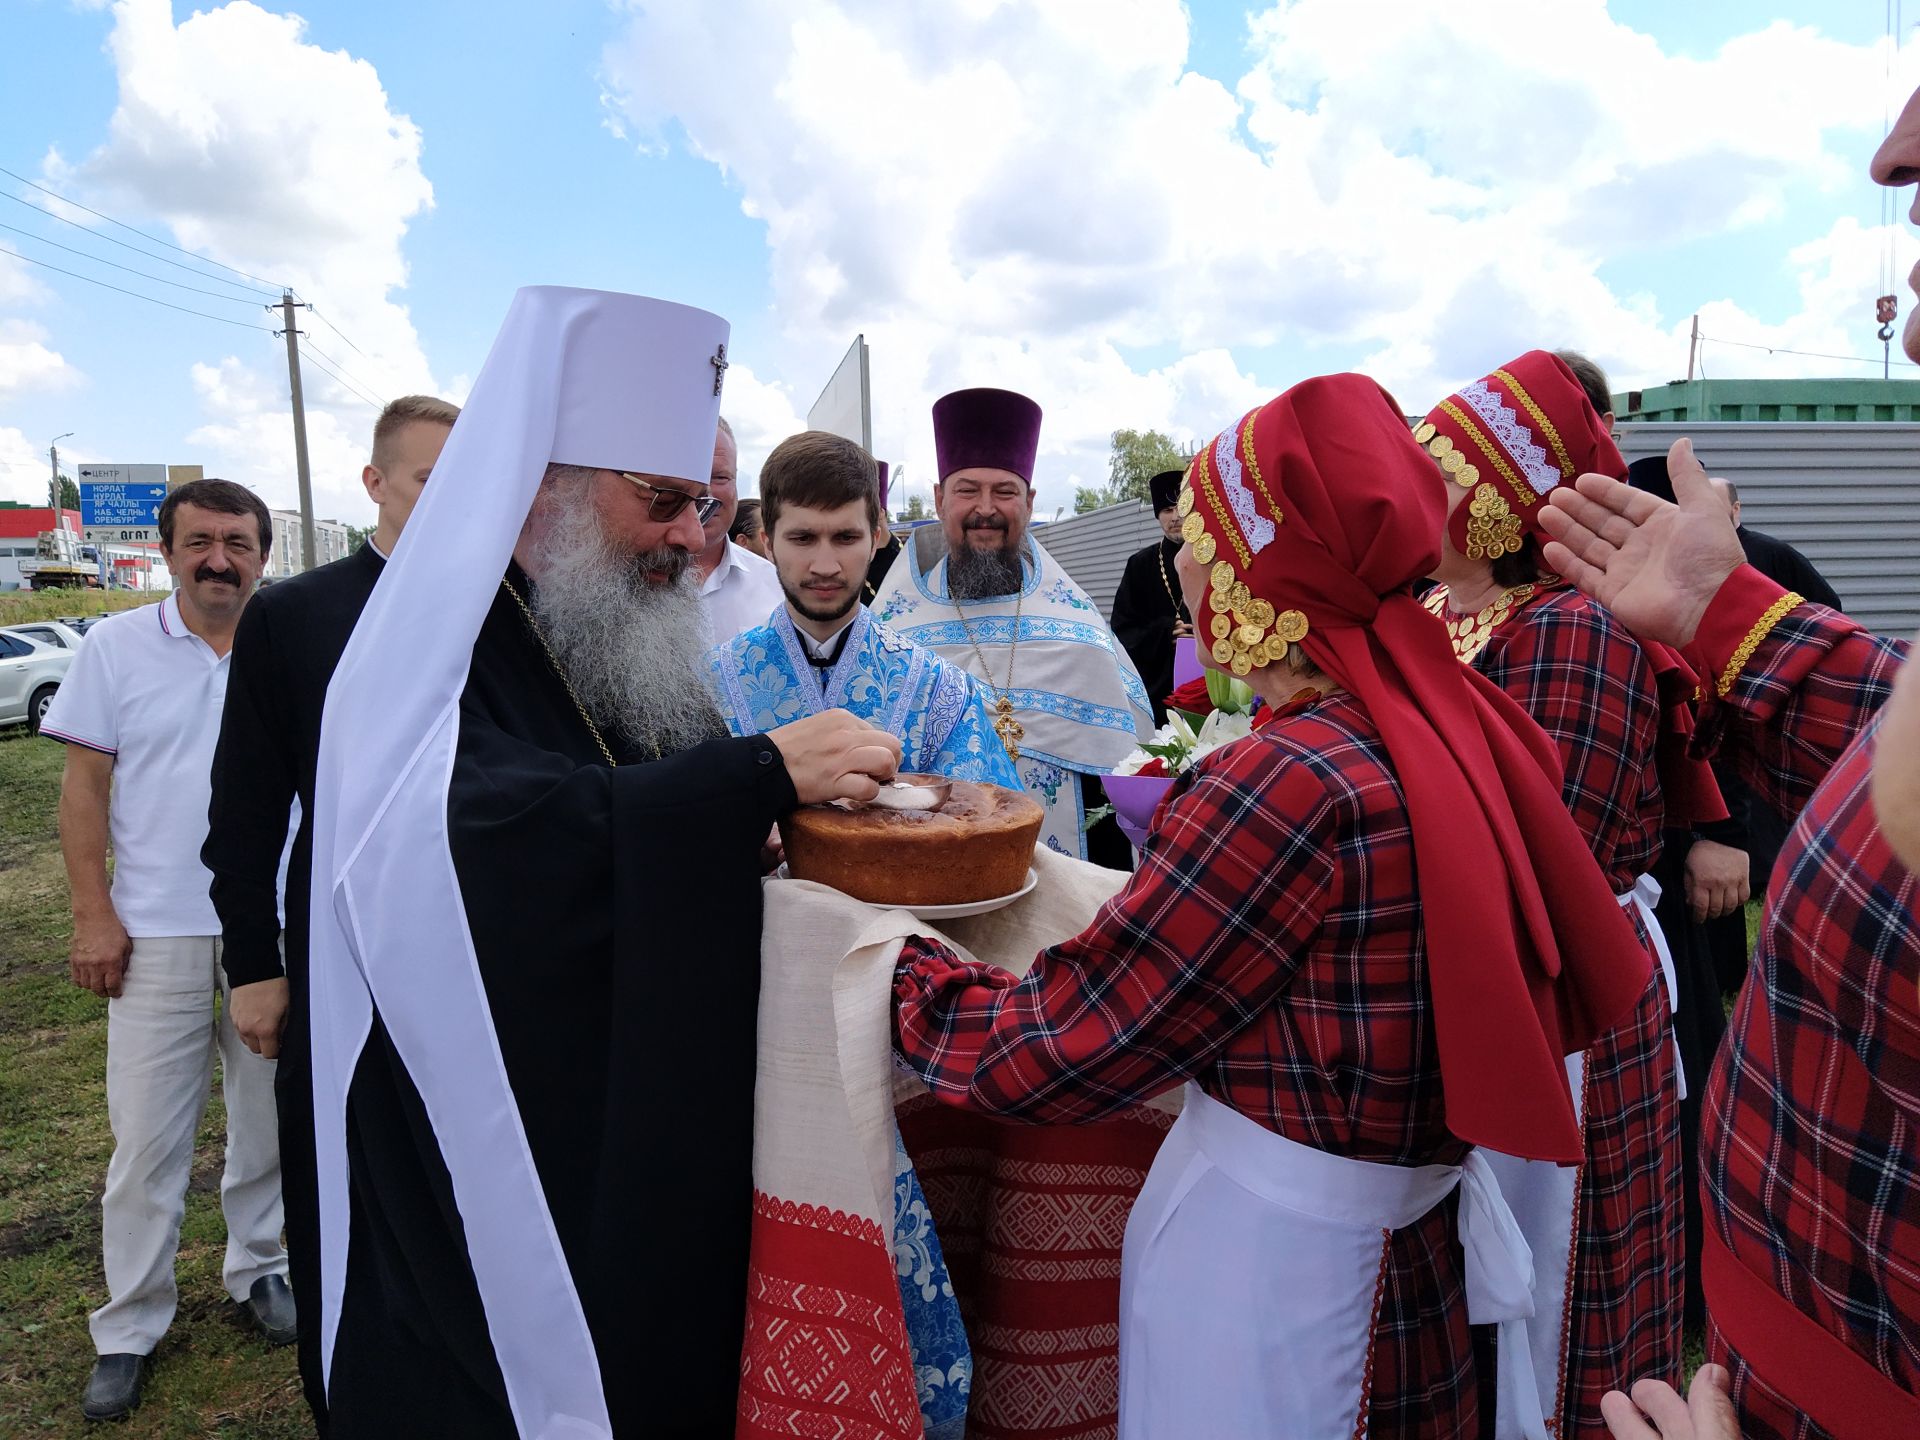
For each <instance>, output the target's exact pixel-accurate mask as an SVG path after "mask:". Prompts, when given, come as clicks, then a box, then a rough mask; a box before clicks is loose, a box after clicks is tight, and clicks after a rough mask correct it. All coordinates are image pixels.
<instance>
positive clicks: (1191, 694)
mask: <svg viewBox="0 0 1920 1440" xmlns="http://www.w3.org/2000/svg"><path fill="white" fill-rule="evenodd" d="M1167 708H1168V709H1169V710H1184V711H1186V712H1187V713H1188V714H1189V715H1208V714H1211V713H1212V711H1213V701H1212V699H1211V698H1210V697H1209V696H1208V695H1207V677H1206V676H1204V675H1202V676H1200V677H1199V678H1197V679H1194V680H1189V681H1188V682H1187V683H1186V684H1184V685H1182V686H1181V687H1180V688H1179V689H1178V690H1176V691H1174V692H1173V694H1171V695H1169V696H1167Z"/></svg>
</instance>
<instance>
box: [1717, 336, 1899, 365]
mask: <svg viewBox="0 0 1920 1440" xmlns="http://www.w3.org/2000/svg"><path fill="white" fill-rule="evenodd" d="M1700 338H1701V339H1702V340H1709V341H1712V342H1713V343H1714V344H1715V345H1737V346H1739V347H1740V348H1741V349H1742V350H1764V351H1766V352H1767V354H1769V355H1804V356H1805V357H1807V358H1808V359H1810V360H1851V361H1853V362H1854V363H1855V364H1857V365H1879V364H1881V363H1883V362H1882V359H1881V357H1880V356H1878V355H1833V354H1829V353H1827V352H1826V351H1823V350H1789V349H1788V348H1787V347H1786V346H1784V345H1756V344H1754V343H1753V342H1752V341H1750V340H1722V339H1721V338H1720V337H1719V336H1717V335H1702V336H1701V337H1700ZM1893 363H1894V364H1896V365H1904V366H1906V368H1907V369H1909V370H1920V365H1915V364H1913V363H1912V362H1911V361H1908V360H1896V361H1894V362H1893Z"/></svg>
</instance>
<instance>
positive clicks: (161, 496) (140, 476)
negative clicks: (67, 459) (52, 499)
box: [80, 465, 167, 544]
mask: <svg viewBox="0 0 1920 1440" xmlns="http://www.w3.org/2000/svg"><path fill="white" fill-rule="evenodd" d="M166 498H167V467H166V466H164V465H82V466H81V467H80V524H81V525H82V526H83V527H84V529H85V531H86V536H87V539H89V540H104V541H106V542H108V543H110V544H129V543H133V542H136V541H145V542H148V543H154V542H157V541H158V540H159V539H160V502H161V501H163V500H165V499H166Z"/></svg>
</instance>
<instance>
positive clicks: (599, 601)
mask: <svg viewBox="0 0 1920 1440" xmlns="http://www.w3.org/2000/svg"><path fill="white" fill-rule="evenodd" d="M567 479H568V477H566V476H565V475H564V474H563V475H562V476H560V477H558V485H559V487H565V486H566V484H567ZM546 498H550V499H551V500H552V501H554V502H557V503H555V504H554V508H553V510H552V512H551V515H552V519H551V523H550V525H549V527H548V529H547V532H546V534H545V535H544V536H542V538H541V540H540V542H539V544H538V546H537V547H536V553H535V557H534V561H535V565H536V567H537V569H538V573H539V580H538V581H537V582H536V584H535V585H534V587H533V596H532V602H531V608H532V610H533V617H534V620H535V621H536V623H538V625H539V626H540V633H541V635H542V636H543V637H544V638H545V639H546V642H547V646H548V648H549V649H551V650H552V651H553V656H554V659H555V660H557V661H558V662H559V664H560V668H561V670H562V671H563V672H564V673H565V675H566V677H567V680H568V683H570V684H571V685H572V686H573V692H574V694H575V695H576V696H578V697H579V700H580V703H581V704H582V705H584V706H585V707H586V710H587V713H588V714H589V715H591V716H592V717H593V721H594V723H595V724H596V725H598V726H599V727H600V728H601V729H602V730H604V731H607V732H610V733H615V734H619V735H621V736H623V737H625V738H626V739H627V740H628V741H629V742H638V743H640V744H644V745H647V746H649V747H651V748H653V749H655V750H657V751H658V752H659V753H660V754H663V755H665V754H670V753H672V752H673V751H676V750H684V749H686V748H688V747H689V746H692V745H697V744H699V743H700V742H702V741H704V740H711V739H713V738H714V737H715V736H718V735H724V734H726V733H727V729H726V725H725V722H724V721H722V719H721V718H720V710H719V706H718V705H717V703H716V702H715V700H714V695H713V683H712V679H711V672H710V671H709V669H708V667H707V622H706V614H705V611H704V610H703V608H702V606H701V601H700V582H699V581H698V579H696V578H695V576H694V574H693V571H692V569H691V568H690V566H691V557H690V556H688V555H686V554H685V553H684V552H681V551H654V552H649V553H647V554H644V555H632V554H630V553H627V552H624V551H622V550H620V549H619V548H617V547H616V546H614V545H613V544H612V543H610V542H609V541H608V539H607V537H606V536H605V534H604V533H603V532H602V530H601V528H600V522H599V517H598V516H597V515H596V514H595V513H594V509H593V506H592V504H591V503H590V502H589V501H588V499H587V497H586V494H585V493H584V487H582V488H581V491H580V492H579V493H578V494H577V495H572V496H568V495H565V494H564V493H556V494H554V495H553V496H551V497H543V499H546ZM648 567H651V568H653V569H656V570H664V571H668V572H669V573H671V574H673V576H674V579H673V580H672V581H671V583H669V584H665V585H654V584H651V583H649V581H648V580H647V578H646V576H645V575H644V574H643V573H642V572H643V570H644V569H645V568H648Z"/></svg>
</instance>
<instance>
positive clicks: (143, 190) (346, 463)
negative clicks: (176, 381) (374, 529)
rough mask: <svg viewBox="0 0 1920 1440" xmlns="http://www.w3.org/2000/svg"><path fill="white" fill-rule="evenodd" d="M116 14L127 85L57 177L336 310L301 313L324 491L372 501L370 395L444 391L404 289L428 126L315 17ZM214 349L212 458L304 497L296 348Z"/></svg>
mask: <svg viewBox="0 0 1920 1440" xmlns="http://www.w3.org/2000/svg"><path fill="white" fill-rule="evenodd" d="M113 17H114V23H113V30H112V33H111V36H110V38H109V40H108V46H107V49H108V54H109V56H110V58H111V60H112V63H113V66H114V71H115V74H116V76H117V79H118V82H119V97H118V105H117V108H116V109H115V111H114V113H113V116H112V119H111V121H110V122H109V124H108V131H107V139H106V141H105V143H104V144H102V145H101V146H100V147H99V148H98V149H97V150H95V151H93V152H92V153H91V154H89V155H87V156H85V157H84V158H82V159H80V160H78V161H77V162H73V163H69V162H68V161H67V160H66V159H65V158H64V157H62V156H60V155H58V154H57V153H56V154H53V155H50V156H49V158H48V161H47V163H46V167H45V168H46V173H47V175H48V177H49V183H50V184H52V185H54V186H55V188H58V189H62V190H65V191H67V192H69V193H78V194H80V195H82V196H83V197H84V198H86V199H87V200H88V201H89V202H90V203H92V204H94V205H95V206H96V207H97V208H99V209H102V210H105V211H108V212H109V213H112V214H115V215H128V216H134V217H140V218H143V219H146V218H149V217H150V218H151V219H152V220H157V221H158V222H161V223H163V224H164V225H165V226H166V227H167V228H168V229H169V230H170V231H171V232H172V234H173V236H174V237H175V238H176V239H177V240H178V242H179V243H180V244H181V245H183V246H185V247H187V248H188V249H191V250H194V251H197V252H199V253H201V254H204V255H208V256H211V257H213V258H214V259H216V260H219V261H221V262H223V263H225V264H227V265H231V266H235V267H237V268H238V269H240V270H242V271H245V272H247V273H248V274H250V275H254V276H258V277H260V278H261V279H262V280H265V281H268V282H271V284H272V285H275V286H278V285H290V286H292V287H293V289H294V290H295V291H296V293H298V294H299V295H300V296H302V297H304V298H306V299H308V300H310V301H312V302H313V304H314V305H315V307H316V309H317V311H318V314H319V316H321V317H324V319H319V318H315V316H314V315H313V314H311V313H309V312H297V313H299V314H300V317H301V318H300V320H299V326H300V329H301V330H302V331H303V332H305V333H306V335H307V337H308V338H307V340H306V341H305V342H303V343H305V344H307V345H308V347H309V352H308V353H309V355H310V357H312V358H310V360H309V363H308V364H307V365H305V366H303V375H304V379H305V382H306V394H305V399H306V409H307V423H308V435H309V443H310V449H311V452H312V455H313V480H314V491H315V504H316V508H317V509H318V510H319V511H320V513H322V514H328V513H333V514H338V515H341V516H342V518H349V519H353V520H356V521H358V520H361V519H363V518H366V516H368V515H369V514H370V507H369V506H368V503H367V501H366V498H365V495H364V493H363V492H362V491H361V489H360V485H359V473H360V467H361V465H362V464H364V463H365V456H366V449H367V445H368V443H369V440H370V438H371V432H372V423H373V418H374V413H375V412H374V409H373V407H372V405H370V404H369V403H368V399H369V398H370V399H372V400H379V401H384V400H386V399H389V398H391V397H393V396H395V395H400V394H405V393H407V392H409V391H428V392H432V391H433V390H434V378H433V373H432V370H431V367H430V366H429V364H428V361H427V357H426V354H425V351H424V349H423V347H422V345H421V341H420V337H419V335H418V334H417V332H416V331H415V328H414V325H413V322H412V319H411V317H410V316H409V314H408V312H407V308H406V306H405V304H404V303H403V302H402V301H401V300H400V299H399V298H397V296H398V293H399V292H402V291H404V288H405V286H406V283H407V264H406V257H405V254H404V250H403V242H404V240H405V238H406V233H407V227H408V224H409V222H410V221H412V220H413V219H414V217H416V216H418V215H419V214H421V213H422V212H423V211H425V210H427V209H429V208H430V207H431V206H432V203H433V190H432V186H431V185H430V184H429V183H428V181H427V178H426V176H425V174H424V173H423V172H422V170H421V166H420V148H421V136H420V131H419V129H418V128H417V127H416V126H415V125H414V123H413V122H412V121H411V120H410V119H408V118H407V117H406V116H405V115H404V114H401V113H398V112H397V111H396V109H395V108H394V106H393V104H392V103H391V101H390V99H389V97H388V95H387V93H386V91H385V90H384V88H383V87H382V85H381V82H380V77H379V75H378V74H377V73H376V71H375V69H374V67H373V66H372V65H371V64H370V63H369V62H368V61H366V60H364V59H358V58H355V57H354V56H351V55H349V54H347V53H345V52H343V51H329V50H325V49H322V48H321V47H319V46H317V45H314V44H312V43H310V42H309V41H308V39H307V38H306V23H305V21H303V20H302V19H301V18H300V17H299V16H297V15H291V14H275V13H273V12H272V11H269V10H265V9H262V8H260V7H259V6H257V5H253V4H251V3H248V0H232V3H229V4H225V5H221V6H219V7H217V8H215V9H210V10H204V11H195V12H193V13H192V14H190V15H189V16H187V18H185V19H182V20H179V21H177V22H176V20H175V17H174V11H173V6H172V5H171V4H170V3H169V0H116V3H115V4H114V5H113ZM80 218H85V217H80ZM328 321H331V322H332V324H333V325H336V326H338V330H335V329H332V328H330V327H329V325H328V324H327V323H326V322H328ZM263 323H273V324H277V319H274V320H263ZM341 332H344V333H345V335H349V336H351V337H352V343H351V344H350V343H349V342H348V341H346V340H345V339H343V338H342V334H341ZM263 338H264V337H263ZM203 353H204V354H205V355H206V357H207V358H206V360H205V361H203V362H201V363H198V364H196V365H195V366H194V369H193V379H194V384H195V387H196V391H197V393H198V394H199V395H200V397H201V399H202V402H203V404H204V406H205V407H206V415H205V423H204V424H203V425H202V426H201V427H199V428H198V429H196V430H194V432H193V434H192V436H191V437H190V438H191V439H192V441H193V443H195V444H200V445H204V446H206V447H208V448H207V451H206V453H205V454H204V455H203V456H202V457H199V458H202V459H203V460H204V462H205V464H206V466H207V469H208V470H209V472H210V473H222V474H225V475H226V476H227V477H228V478H231V479H236V480H242V481H245V482H247V483H249V484H251V485H253V486H254V487H255V488H257V489H258V490H260V491H261V493H262V494H264V495H265V496H266V497H267V498H268V500H269V502H270V503H272V504H274V505H292V504H293V503H294V500H295V496H296V484H295V478H294V458H293V440H292V419H291V406H290V401H289V399H288V395H287V376H286V369H285V365H284V363H283V362H282V361H280V356H279V352H278V351H277V349H276V348H275V347H272V346H271V345H270V344H266V343H263V344H262V345H261V346H260V347H259V348H258V349H257V350H254V351H250V352H248V353H247V355H246V357H245V359H244V360H242V359H240V358H236V357H234V356H227V357H225V358H221V357H220V352H219V351H218V350H217V349H216V348H215V345H213V344H210V345H208V346H207V348H206V351H205V352H203ZM329 364H330V365H331V366H332V367H333V368H334V369H335V370H337V371H339V372H340V373H341V374H343V375H345V376H348V377H350V378H351V380H352V382H353V384H352V386H351V387H350V386H349V385H348V384H347V383H343V381H342V380H339V379H335V378H334V377H333V376H332V375H330V374H329V373H328V371H327V369H326V368H325V367H326V366H328V365H329ZM355 389H358V390H360V391H363V392H364V394H365V396H366V397H367V398H362V396H361V395H357V394H355V393H354V391H355Z"/></svg>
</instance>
